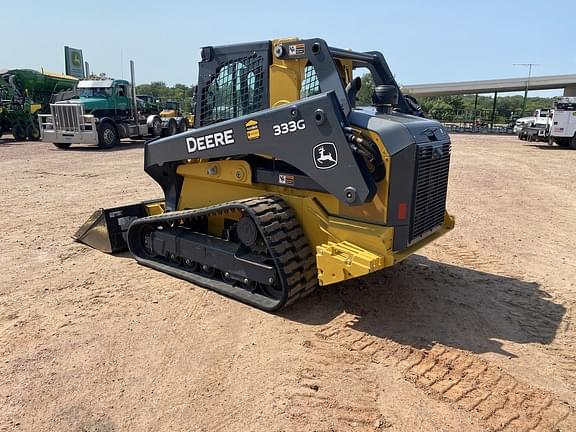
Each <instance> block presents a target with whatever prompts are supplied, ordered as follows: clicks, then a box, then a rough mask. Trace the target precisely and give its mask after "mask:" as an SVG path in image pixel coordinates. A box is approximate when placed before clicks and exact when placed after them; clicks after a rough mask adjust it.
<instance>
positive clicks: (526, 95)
mask: <svg viewBox="0 0 576 432" xmlns="http://www.w3.org/2000/svg"><path fill="white" fill-rule="evenodd" d="M512 66H524V67H526V66H527V67H528V79H527V80H526V86H525V87H524V102H523V104H522V115H524V113H525V112H526V100H527V99H528V87H529V86H530V78H531V77H532V66H540V64H539V63H513V64H512Z"/></svg>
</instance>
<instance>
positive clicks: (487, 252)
mask: <svg viewBox="0 0 576 432" xmlns="http://www.w3.org/2000/svg"><path fill="white" fill-rule="evenodd" d="M453 142H454V146H453V158H452V167H451V177H450V189H449V198H448V199H449V205H448V206H449V210H450V211H451V213H453V214H454V215H455V216H456V218H457V227H456V228H455V230H454V231H452V232H451V233H450V234H449V235H447V236H445V237H443V238H442V239H440V241H438V242H436V243H434V244H432V245H430V246H428V247H426V248H425V249H423V250H422V251H421V252H420V254H419V255H416V256H413V257H411V258H410V259H409V260H407V261H406V262H404V263H403V264H401V265H399V266H397V267H395V268H392V269H387V270H385V271H383V272H380V273H377V274H374V275H372V276H369V277H367V278H364V279H361V280H355V281H351V282H348V283H345V284H340V285H337V286H328V287H325V288H322V289H318V290H317V292H316V293H315V294H313V295H312V296H311V297H309V298H307V299H306V300H304V301H302V302H301V303H298V304H297V305H295V306H293V307H291V308H290V309H288V310H286V311H285V312H283V313H282V314H281V315H270V314H266V313H264V312H260V311H258V310H254V309H251V308H249V307H247V306H245V305H243V304H240V303H238V302H235V301H233V300H230V299H227V298H225V297H222V296H220V295H218V294H215V293H212V292H210V291H207V290H204V289H201V288H198V287H195V286H193V285H191V284H189V283H186V282H183V281H180V280H177V279H175V278H172V277H170V276H167V275H164V274H162V273H158V272H155V271H153V270H150V269H147V268H145V267H141V266H138V265H137V264H136V263H135V262H134V261H133V260H131V259H130V258H129V256H128V255H127V254H124V255H120V256H110V255H106V254H102V253H99V252H97V251H95V250H92V249H90V248H88V247H85V246H83V245H80V244H77V243H74V242H73V241H72V239H71V238H70V236H71V234H72V233H73V232H74V231H75V230H76V228H77V227H79V226H80V225H81V224H82V223H83V222H84V220H85V219H86V218H87V217H88V216H89V215H90V213H91V212H92V211H93V210H94V209H96V208H98V207H109V206H114V205H121V204H125V203H130V202H134V201H141V200H144V199H149V198H156V197H159V196H161V191H160V188H159V187H158V186H157V185H156V184H155V183H154V182H153V181H152V180H151V179H149V178H148V177H147V176H146V175H145V173H144V172H143V169H142V166H143V144H142V143H123V144H122V145H121V146H120V147H119V148H117V149H115V150H113V151H100V150H97V149H95V148H81V147H72V148H71V149H70V150H68V151H62V150H58V149H56V148H54V147H53V146H52V145H51V144H48V143H30V142H28V143H25V142H22V143H19V142H14V141H11V140H6V139H5V140H2V141H0V172H1V173H2V175H1V177H0V193H1V197H2V204H3V208H4V210H3V211H2V213H1V215H0V226H1V227H2V228H1V232H2V236H1V238H2V244H1V246H0V271H1V275H2V276H1V278H0V430H1V431H35V432H37V431H90V432H111V431H349V430H350V431H378V430H386V431H406V432H408V431H410V432H411V431H462V430H466V431H468V432H473V431H485V430H505V431H527V430H541V431H564V432H570V431H575V430H576V414H575V412H574V407H576V327H575V326H574V314H575V306H576V264H575V263H576V260H575V258H576V257H575V254H574V244H575V243H576V189H575V187H574V185H575V184H576V169H575V168H576V151H571V150H565V149H561V148H559V147H548V146H545V145H531V144H527V143H524V142H520V141H518V140H517V139H516V138H513V137H502V136H495V137H492V136H472V135H454V136H453Z"/></svg>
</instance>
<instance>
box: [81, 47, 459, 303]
mask: <svg viewBox="0 0 576 432" xmlns="http://www.w3.org/2000/svg"><path fill="white" fill-rule="evenodd" d="M358 68H365V70H366V71H369V72H370V73H371V74H372V77H373V79H374V83H375V91H374V95H373V101H374V106H372V107H367V108H366V107H365V108H356V107H355V102H356V94H357V92H358V90H359V89H360V86H361V80H360V78H358V77H356V78H354V76H355V75H354V70H355V69H358ZM421 114H422V113H421V111H420V109H419V107H418V105H417V104H416V103H415V101H414V100H412V99H409V98H407V97H405V96H403V95H402V93H401V92H400V90H399V88H398V85H397V84H396V82H395V80H394V78H393V76H392V73H391V72H390V69H389V68H388V66H387V64H386V61H385V60H384V57H383V56H382V54H380V53H379V52H353V51H348V50H343V49H337V48H332V47H329V46H328V45H327V44H326V42H325V41H324V40H322V39H308V40H300V39H285V40H275V41H266V42H256V43H249V44H240V45H229V46H221V47H205V48H203V49H202V61H201V62H200V73H199V81H198V99H197V106H196V113H195V128H194V129H193V130H190V131H188V132H184V133H181V134H178V135H175V136H172V137H167V138H160V139H156V140H153V141H149V142H148V143H146V146H145V157H144V166H145V171H146V172H147V173H148V174H149V175H150V176H151V177H152V178H153V179H154V180H155V181H156V182H158V184H159V185H160V186H161V187H162V190H163V191H164V199H163V200H158V201H148V202H143V203H139V204H133V205H130V206H125V207H118V208H111V209H101V210H99V211H97V212H96V213H95V214H94V215H93V216H92V217H91V218H90V219H89V221H88V222H87V223H86V224H85V225H84V226H83V227H82V228H81V229H80V230H79V231H78V232H77V233H76V238H77V239H78V240H79V241H82V242H84V243H87V244H89V245H92V246H93V247H96V248H99V249H102V250H105V251H107V252H115V251H118V250H120V249H122V248H125V247H126V246H127V247H128V248H129V249H130V251H131V253H132V254H133V256H134V258H135V259H136V260H137V261H138V262H139V263H141V264H143V265H146V266H148V267H151V268H153V269H156V270H160V271H163V272H165V273H168V274H170V275H173V276H176V277H178V278H182V279H185V280H188V281H190V282H192V283H195V284H197V285H201V286H203V287H206V288H209V289H212V290H215V291H218V292H220V293H222V294H225V295H227V296H230V297H233V298H235V299H238V300H241V301H243V302H246V303H248V304H250V305H253V306H256V307H258V308H261V309H264V310H267V311H275V310H279V309H281V308H282V307H284V306H286V305H289V304H291V303H293V302H294V301H296V300H297V299H299V298H301V297H303V296H306V295H307V294H309V293H310V292H311V291H313V290H314V289H315V288H316V286H317V285H318V284H320V285H329V284H334V283H337V282H340V281H344V280H346V279H350V278H355V277H359V276H363V275H366V274H368V273H371V272H375V271H378V270H380V269H382V268H385V267H388V266H391V265H393V264H395V263H397V262H399V261H401V260H403V259H404V258H406V257H407V256H409V255H410V254H412V253H413V252H415V251H416V250H417V249H419V248H420V247H422V246H424V245H425V244H427V243H429V242H430V241H432V240H434V239H436V238H438V237H439V236H441V235H442V234H444V233H445V232H446V231H448V230H449V229H451V228H452V227H453V225H454V222H453V219H452V217H450V216H449V215H448V214H447V213H446V211H445V205H446V189H447V184H448V168H449V161H450V139H449V137H448V135H447V133H446V131H445V130H444V129H443V128H442V126H441V125H440V124H439V123H437V122H435V121H432V120H427V119H425V118H422V117H421Z"/></svg>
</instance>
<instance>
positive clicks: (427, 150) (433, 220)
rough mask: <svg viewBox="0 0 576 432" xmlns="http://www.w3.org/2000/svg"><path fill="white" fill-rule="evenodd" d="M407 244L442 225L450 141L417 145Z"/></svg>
mask: <svg viewBox="0 0 576 432" xmlns="http://www.w3.org/2000/svg"><path fill="white" fill-rule="evenodd" d="M416 148H417V150H416V180H415V193H414V202H413V206H412V223H411V224H410V226H411V229H410V241H413V240H416V239H418V238H420V237H423V236H425V235H427V234H430V233H431V232H432V231H434V230H435V229H436V228H438V227H439V226H441V225H442V223H443V222H444V210H445V209H446V192H447V189H448V170H449V166H450V142H444V143H442V142H434V143H427V144H418V145H417V147H416Z"/></svg>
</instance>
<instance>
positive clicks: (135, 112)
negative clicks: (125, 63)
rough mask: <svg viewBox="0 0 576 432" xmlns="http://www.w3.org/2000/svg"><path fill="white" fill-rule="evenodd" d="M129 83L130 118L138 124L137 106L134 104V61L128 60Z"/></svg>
mask: <svg viewBox="0 0 576 432" xmlns="http://www.w3.org/2000/svg"><path fill="white" fill-rule="evenodd" d="M130 82H131V84H132V85H131V87H132V94H131V95H130V96H131V99H132V117H133V118H134V121H135V122H136V123H138V104H137V103H136V78H135V77H134V60H130Z"/></svg>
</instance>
